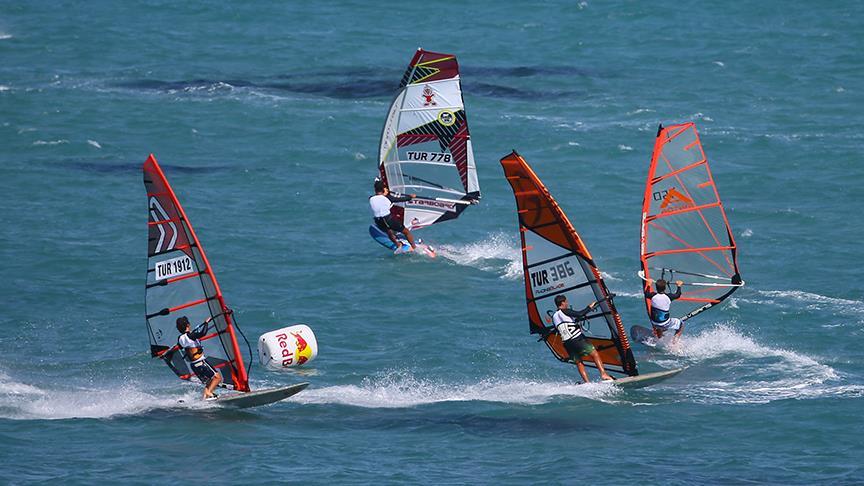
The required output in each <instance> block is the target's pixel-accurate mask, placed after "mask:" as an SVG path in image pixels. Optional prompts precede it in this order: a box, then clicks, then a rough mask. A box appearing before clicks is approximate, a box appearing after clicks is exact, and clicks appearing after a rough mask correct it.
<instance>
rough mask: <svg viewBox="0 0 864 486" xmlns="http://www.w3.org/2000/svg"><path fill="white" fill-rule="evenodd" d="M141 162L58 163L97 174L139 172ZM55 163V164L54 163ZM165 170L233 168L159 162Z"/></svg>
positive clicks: (205, 171)
mask: <svg viewBox="0 0 864 486" xmlns="http://www.w3.org/2000/svg"><path fill="white" fill-rule="evenodd" d="M143 164H144V162H143V160H142V161H141V162H138V161H136V162H95V161H92V160H75V159H72V160H70V159H67V160H65V161H61V162H60V163H59V164H56V165H57V167H58V168H61V169H63V170H68V169H74V170H80V171H82V172H92V173H97V174H133V173H134V174H137V173H139V172H141V166H142V165H143ZM52 165H55V164H52ZM159 165H160V166H161V167H162V168H163V170H165V172H169V173H171V172H174V173H181V174H213V173H218V172H224V171H227V170H232V167H230V166H227V165H217V166H205V167H189V166H183V165H172V164H162V163H160V164H159Z"/></svg>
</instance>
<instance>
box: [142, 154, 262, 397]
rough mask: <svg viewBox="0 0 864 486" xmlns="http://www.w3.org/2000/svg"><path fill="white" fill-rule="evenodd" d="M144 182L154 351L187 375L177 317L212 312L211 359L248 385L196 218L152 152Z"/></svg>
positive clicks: (207, 347)
mask: <svg viewBox="0 0 864 486" xmlns="http://www.w3.org/2000/svg"><path fill="white" fill-rule="evenodd" d="M144 187H145V189H146V190H147V213H148V220H147V227H148V241H147V284H146V287H145V289H146V290H145V312H146V316H145V317H146V320H147V330H148V332H149V334H150V353H151V355H152V356H153V357H161V358H166V359H165V362H166V363H167V364H168V366H169V367H170V368H171V369H172V370H173V371H174V372H175V373H176V374H177V376H179V377H180V378H182V379H189V378H190V377H191V376H192V374H191V370H190V369H189V366H188V365H187V364H186V362H185V361H184V360H183V358H182V357H181V355H180V353H177V352H173V349H174V348H175V346H176V345H177V338H178V336H179V334H180V333H179V332H178V331H177V326H176V321H177V318H179V317H183V316H185V317H188V318H189V322H190V323H191V325H192V327H193V328H194V327H195V326H197V325H198V324H200V323H203V322H204V321H205V320H207V319H208V318H212V319H213V322H212V323H211V325H210V332H209V333H208V334H207V336H206V337H204V338H203V340H202V344H203V347H204V353H205V355H206V356H207V361H208V362H209V363H210V365H211V366H213V367H214V368H215V369H217V370H219V371H220V372H221V374H222V378H223V380H224V383H225V384H226V385H228V386H231V387H233V388H234V389H236V390H238V391H249V380H248V377H247V374H246V367H245V365H244V363H243V356H242V355H241V353H240V348H239V346H238V344H237V337H236V335H235V327H234V324H233V321H232V319H231V314H230V313H227V311H228V307H227V306H226V305H225V301H224V299H223V298H222V292H221V291H220V290H219V283H218V282H217V281H216V276H215V275H214V274H213V269H212V268H211V267H210V263H209V262H208V261H207V256H206V255H205V254H204V249H203V248H202V247H201V243H200V242H199V241H198V237H197V236H195V232H194V230H193V229H192V224H191V223H190V222H189V219H188V218H187V217H186V213H185V212H184V211H183V207H182V206H180V202H179V201H178V200H177V197H176V196H175V195H174V191H173V190H172V189H171V186H170V185H169V184H168V180H167V179H166V178H165V174H164V173H163V172H162V169H161V168H160V167H159V164H158V163H157V162H156V158H155V157H154V156H153V155H152V154H151V155H150V157H148V158H147V161H146V162H144ZM166 353H168V354H166Z"/></svg>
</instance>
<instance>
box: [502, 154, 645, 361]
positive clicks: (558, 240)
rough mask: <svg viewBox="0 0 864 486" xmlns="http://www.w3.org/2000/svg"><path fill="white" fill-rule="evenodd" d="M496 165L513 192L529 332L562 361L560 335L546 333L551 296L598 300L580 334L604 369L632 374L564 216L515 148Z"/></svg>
mask: <svg viewBox="0 0 864 486" xmlns="http://www.w3.org/2000/svg"><path fill="white" fill-rule="evenodd" d="M501 165H502V167H503V168H504V175H505V176H506V177H507V181H509V182H510V185H511V186H512V188H513V195H514V196H515V197H516V209H517V215H518V217H519V236H520V239H521V241H522V269H523V272H524V279H525V299H526V303H527V305H528V324H529V328H530V332H531V333H532V334H541V335H542V336H543V340H544V341H545V342H546V345H547V346H549V349H550V350H551V351H552V353H553V354H554V355H555V356H556V357H557V358H558V359H559V360H561V361H567V360H568V353H567V350H566V349H564V345H563V344H562V342H561V337H560V336H559V335H558V334H548V333H547V332H545V329H546V328H547V327H548V326H551V325H552V318H551V315H550V314H551V313H552V312H554V311H555V309H556V307H555V296H557V295H564V296H566V297H567V301H568V302H569V304H570V306H571V307H572V308H573V309H576V310H580V309H584V308H585V307H587V306H588V304H590V303H591V302H594V301H599V302H600V304H599V305H598V306H597V308H595V310H593V311H591V312H590V313H589V314H588V315H587V316H586V325H585V326H584V327H585V329H584V334H585V336H586V337H587V338H588V340H589V341H590V342H591V343H592V344H593V345H594V347H595V348H596V349H597V351H598V352H599V354H600V356H601V357H602V359H603V364H604V367H605V368H606V369H607V370H609V371H616V372H619V373H625V374H628V375H631V376H632V375H637V374H638V371H637V369H636V361H635V359H634V358H633V353H632V351H631V349H630V343H629V341H628V339H627V334H626V333H625V331H624V325H623V323H622V322H621V316H620V315H618V310H617V309H616V308H615V304H614V302H613V301H612V299H611V297H610V292H609V289H607V288H606V284H605V282H604V281H603V277H602V276H601V274H600V270H599V269H598V268H597V265H596V264H595V263H594V259H593V258H592V257H591V254H590V253H589V252H588V248H587V247H586V246H585V244H584V243H583V242H582V239H581V238H580V237H579V234H577V233H576V230H575V229H574V228H573V225H572V224H570V220H568V219H567V215H565V214H564V211H562V210H561V208H560V207H559V206H558V204H557V203H556V202H555V199H553V198H552V195H551V194H549V191H548V190H547V189H546V186H544V185H543V182H541V181H540V179H539V178H538V177H537V175H536V174H535V173H534V171H533V170H532V169H531V167H530V166H529V165H528V163H527V162H525V159H523V158H522V157H521V156H520V155H519V154H517V153H516V152H515V151H514V152H513V153H511V154H510V155H508V156H506V157H504V158H503V159H501ZM583 362H584V363H585V364H586V365H589V366H593V361H592V360H591V358H590V357H585V358H583Z"/></svg>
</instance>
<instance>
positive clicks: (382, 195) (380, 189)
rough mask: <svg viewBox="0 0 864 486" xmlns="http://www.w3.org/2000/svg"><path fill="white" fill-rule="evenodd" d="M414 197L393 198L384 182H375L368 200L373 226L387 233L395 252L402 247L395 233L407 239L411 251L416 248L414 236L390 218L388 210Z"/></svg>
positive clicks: (398, 222)
mask: <svg viewBox="0 0 864 486" xmlns="http://www.w3.org/2000/svg"><path fill="white" fill-rule="evenodd" d="M415 197H416V195H415V194H410V195H407V196H399V197H397V196H393V195H391V194H390V189H388V188H387V187H385V185H384V181H380V180H376V181H375V195H374V196H372V197H370V198H369V206H370V207H371V208H372V218H373V220H374V221H375V226H377V227H378V229H380V230H381V231H383V232H385V233H387V237H388V238H390V241H392V242H393V244H394V245H396V249H397V250H398V249H399V248H400V247H401V246H402V244H401V243H399V239H398V238H396V233H399V232H401V233H402V234H403V235H405V238H407V239H408V244H409V245H411V250H412V251H413V250H415V249H416V248H417V246H416V245H415V244H414V236H413V235H412V234H411V232H410V231H408V229H407V228H405V226H404V225H403V224H402V222H401V221H398V220H395V219H393V218H391V217H390V208H391V207H392V206H393V203H397V202H406V201H410V200H412V199H414V198H415Z"/></svg>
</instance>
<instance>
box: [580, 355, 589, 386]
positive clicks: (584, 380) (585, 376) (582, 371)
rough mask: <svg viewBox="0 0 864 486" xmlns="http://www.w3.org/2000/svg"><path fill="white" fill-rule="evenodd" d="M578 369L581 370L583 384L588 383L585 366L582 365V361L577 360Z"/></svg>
mask: <svg viewBox="0 0 864 486" xmlns="http://www.w3.org/2000/svg"><path fill="white" fill-rule="evenodd" d="M576 368H577V369H578V370H579V374H580V375H582V382H584V383H588V382H589V381H591V380H589V379H588V373H586V372H585V365H583V364H582V360H578V359H577V360H576Z"/></svg>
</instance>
